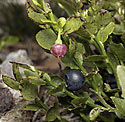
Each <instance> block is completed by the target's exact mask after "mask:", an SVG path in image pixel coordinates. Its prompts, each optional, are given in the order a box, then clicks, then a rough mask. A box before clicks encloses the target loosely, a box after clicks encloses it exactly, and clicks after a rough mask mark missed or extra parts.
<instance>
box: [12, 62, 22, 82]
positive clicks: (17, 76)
mask: <svg viewBox="0 0 125 122" xmlns="http://www.w3.org/2000/svg"><path fill="white" fill-rule="evenodd" d="M11 63H12V65H13V74H14V77H15V79H16V80H17V81H18V82H20V81H21V80H22V75H21V73H20V71H19V66H18V64H17V63H13V62H11Z"/></svg>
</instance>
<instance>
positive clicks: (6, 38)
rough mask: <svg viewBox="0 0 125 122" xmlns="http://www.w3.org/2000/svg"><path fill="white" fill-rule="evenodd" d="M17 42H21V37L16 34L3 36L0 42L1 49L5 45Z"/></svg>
mask: <svg viewBox="0 0 125 122" xmlns="http://www.w3.org/2000/svg"><path fill="white" fill-rule="evenodd" d="M17 42H19V38H18V37H16V36H3V37H2V38H1V42H0V50H1V49H2V48H3V47H4V46H5V45H13V44H16V43H17Z"/></svg>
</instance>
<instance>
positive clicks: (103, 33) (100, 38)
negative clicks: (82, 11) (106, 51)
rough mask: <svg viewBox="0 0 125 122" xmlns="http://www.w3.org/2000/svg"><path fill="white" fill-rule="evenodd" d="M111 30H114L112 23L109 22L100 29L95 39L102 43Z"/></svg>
mask: <svg viewBox="0 0 125 122" xmlns="http://www.w3.org/2000/svg"><path fill="white" fill-rule="evenodd" d="M113 30H114V23H113V22H111V23H109V24H108V25H107V26H106V27H105V28H104V29H101V30H100V31H99V32H98V34H97V36H96V39H97V40H98V41H101V42H102V43H104V42H105V41H106V40H107V39H108V36H109V35H110V34H111V33H112V32H113Z"/></svg>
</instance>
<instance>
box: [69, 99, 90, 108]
mask: <svg viewBox="0 0 125 122" xmlns="http://www.w3.org/2000/svg"><path fill="white" fill-rule="evenodd" d="M88 98H89V97H78V98H76V99H73V100H72V101H71V103H72V104H73V105H75V106H80V105H81V104H85V102H86V101H87V100H88Z"/></svg>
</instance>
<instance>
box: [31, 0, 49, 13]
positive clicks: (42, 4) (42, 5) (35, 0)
mask: <svg viewBox="0 0 125 122" xmlns="http://www.w3.org/2000/svg"><path fill="white" fill-rule="evenodd" d="M32 2H33V3H34V4H35V5H36V6H38V7H40V8H41V9H42V10H44V11H45V12H46V13H48V12H50V11H51V9H50V8H49V7H48V6H47V3H46V2H45V1H44V0H32Z"/></svg>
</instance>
